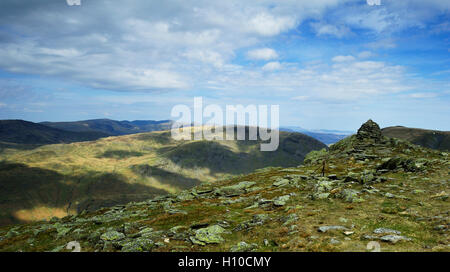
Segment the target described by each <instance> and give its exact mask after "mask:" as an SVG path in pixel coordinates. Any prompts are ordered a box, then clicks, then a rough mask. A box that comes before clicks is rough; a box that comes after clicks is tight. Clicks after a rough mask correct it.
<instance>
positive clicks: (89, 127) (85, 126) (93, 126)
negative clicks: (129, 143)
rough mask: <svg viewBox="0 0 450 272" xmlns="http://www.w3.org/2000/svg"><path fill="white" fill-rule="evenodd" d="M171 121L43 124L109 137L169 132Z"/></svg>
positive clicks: (98, 120)
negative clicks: (97, 133) (99, 133)
mask: <svg viewBox="0 0 450 272" xmlns="http://www.w3.org/2000/svg"><path fill="white" fill-rule="evenodd" d="M172 123H173V122H172V121H171V120H162V121H153V120H136V121H116V120H110V119H94V120H85V121H75V122H42V123H41V124H42V125H46V126H49V127H53V128H57V129H61V130H67V131H74V132H94V131H95V132H102V133H104V134H107V135H109V136H119V135H128V134H135V133H142V132H152V131H161V130H169V129H170V128H171V126H172Z"/></svg>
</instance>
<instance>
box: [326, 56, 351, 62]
mask: <svg viewBox="0 0 450 272" xmlns="http://www.w3.org/2000/svg"><path fill="white" fill-rule="evenodd" d="M331 60H332V61H333V62H350V61H354V60H355V57H353V56H336V57H334V58H332V59H331Z"/></svg>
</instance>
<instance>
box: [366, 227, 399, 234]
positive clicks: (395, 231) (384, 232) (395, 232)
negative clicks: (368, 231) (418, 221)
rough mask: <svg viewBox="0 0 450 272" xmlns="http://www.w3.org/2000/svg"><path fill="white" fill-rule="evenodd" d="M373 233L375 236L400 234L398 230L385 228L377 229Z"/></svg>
mask: <svg viewBox="0 0 450 272" xmlns="http://www.w3.org/2000/svg"><path fill="white" fill-rule="evenodd" d="M373 233H375V234H402V233H401V232H400V231H398V230H393V229H386V228H378V229H376V230H374V231H373Z"/></svg>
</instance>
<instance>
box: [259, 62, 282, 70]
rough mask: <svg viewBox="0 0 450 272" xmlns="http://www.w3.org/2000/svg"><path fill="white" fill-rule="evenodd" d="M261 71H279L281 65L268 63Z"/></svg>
mask: <svg viewBox="0 0 450 272" xmlns="http://www.w3.org/2000/svg"><path fill="white" fill-rule="evenodd" d="M262 69H263V70H264V71H275V70H279V69H281V63H279V62H278V61H273V62H268V63H266V64H265V65H264V66H263V67H262Z"/></svg>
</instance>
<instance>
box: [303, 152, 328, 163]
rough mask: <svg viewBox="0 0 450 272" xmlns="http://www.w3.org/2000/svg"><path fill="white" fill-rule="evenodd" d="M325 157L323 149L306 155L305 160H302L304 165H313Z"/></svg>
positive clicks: (325, 153)
mask: <svg viewBox="0 0 450 272" xmlns="http://www.w3.org/2000/svg"><path fill="white" fill-rule="evenodd" d="M326 155H327V149H326V148H323V149H321V150H319V151H316V150H314V151H311V152H309V153H308V154H306V156H305V159H304V160H303V163H304V164H313V163H317V162H319V161H321V160H323V158H324V157H325V156H326Z"/></svg>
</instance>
